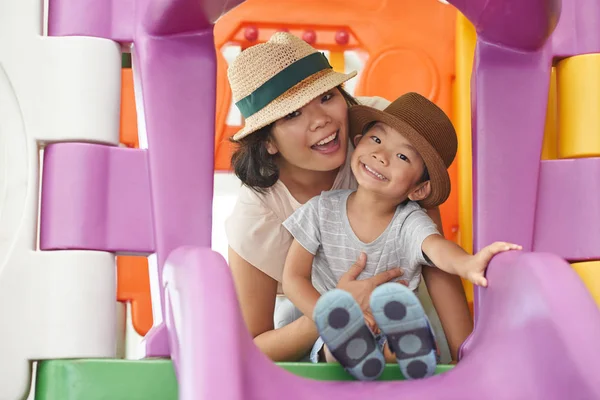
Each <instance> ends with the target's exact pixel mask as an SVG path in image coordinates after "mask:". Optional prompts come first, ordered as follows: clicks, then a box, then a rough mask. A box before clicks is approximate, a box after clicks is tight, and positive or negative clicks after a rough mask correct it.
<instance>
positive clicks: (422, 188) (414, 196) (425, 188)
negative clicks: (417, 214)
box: [408, 181, 431, 201]
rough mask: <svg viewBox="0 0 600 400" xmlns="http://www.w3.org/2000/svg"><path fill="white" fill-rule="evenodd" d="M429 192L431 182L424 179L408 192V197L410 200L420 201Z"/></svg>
mask: <svg viewBox="0 0 600 400" xmlns="http://www.w3.org/2000/svg"><path fill="white" fill-rule="evenodd" d="M430 194H431V182H430V181H426V182H423V183H421V184H420V185H419V186H417V188H416V189H415V190H413V191H412V192H410V193H409V194H408V198H409V199H410V200H412V201H421V200H424V199H426V198H427V196H429V195H430Z"/></svg>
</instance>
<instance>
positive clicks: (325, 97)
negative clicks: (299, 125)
mask: <svg viewBox="0 0 600 400" xmlns="http://www.w3.org/2000/svg"><path fill="white" fill-rule="evenodd" d="M332 97H333V93H326V94H325V95H324V96H323V97H321V102H322V103H325V102H326V101H329V100H331V98H332Z"/></svg>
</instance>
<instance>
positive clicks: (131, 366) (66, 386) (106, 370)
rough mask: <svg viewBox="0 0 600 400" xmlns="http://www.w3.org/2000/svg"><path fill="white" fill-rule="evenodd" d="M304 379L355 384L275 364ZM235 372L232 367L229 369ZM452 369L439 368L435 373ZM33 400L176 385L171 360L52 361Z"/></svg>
mask: <svg viewBox="0 0 600 400" xmlns="http://www.w3.org/2000/svg"><path fill="white" fill-rule="evenodd" d="M277 365H278V366H279V367H281V368H282V369H284V370H286V371H288V372H291V373H292V374H294V375H299V376H302V377H304V378H309V379H316V380H322V381H350V380H354V379H353V378H352V377H351V376H350V375H348V373H346V372H345V371H344V370H343V369H342V367H341V366H340V365H338V364H325V363H323V364H317V365H315V364H311V363H278V364H277ZM231 369H232V370H234V369H235V366H231ZM450 369H452V366H450V365H440V366H438V368H437V372H436V373H438V374H439V373H442V372H445V371H449V370H450ZM402 379H403V377H402V375H401V374H400V370H399V369H398V366H397V365H396V364H389V365H386V368H385V370H384V371H383V374H382V375H381V376H380V377H379V380H380V381H389V380H394V381H398V380H402ZM37 382H38V384H37V389H36V397H35V400H80V399H85V400H105V399H110V400H154V399H156V400H176V399H177V395H178V390H177V381H176V380H175V374H174V373H173V365H172V362H171V361H170V360H144V361H131V360H55V361H43V362H41V363H40V364H39V365H38V369H37Z"/></svg>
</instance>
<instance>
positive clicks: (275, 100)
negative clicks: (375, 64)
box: [227, 32, 356, 140]
mask: <svg viewBox="0 0 600 400" xmlns="http://www.w3.org/2000/svg"><path fill="white" fill-rule="evenodd" d="M355 75H356V71H353V72H351V73H349V74H342V73H339V72H335V71H334V70H333V68H332V67H331V65H329V62H328V61H327V58H326V57H325V55H323V54H322V53H320V52H318V51H317V50H315V49H314V48H313V47H312V46H310V45H309V44H308V43H306V42H305V41H304V40H302V39H300V38H297V37H296V36H294V35H291V34H289V33H286V32H278V33H276V34H274V35H273V36H272V37H271V39H269V41H268V42H266V43H263V44H258V45H256V46H252V47H249V48H248V49H246V50H244V51H243V52H242V53H241V54H240V55H239V56H238V57H237V58H236V59H235V60H234V61H233V63H232V64H231V65H230V66H229V69H228V70H227V76H228V78H229V84H230V86H231V92H232V95H233V101H234V102H235V104H236V106H237V107H238V109H239V110H240V112H241V113H242V116H243V117H244V119H245V125H244V128H243V129H242V130H240V131H239V132H237V133H236V134H235V135H234V136H233V139H234V140H240V139H242V138H243V137H245V136H248V135H249V134H251V133H252V132H255V131H256V130H258V129H260V128H262V127H265V126H267V125H269V124H271V123H273V122H275V121H277V120H278V119H280V118H282V117H285V116H286V115H288V114H290V113H292V112H294V111H296V110H298V109H299V108H301V107H303V106H305V105H306V104H308V103H309V102H311V101H312V100H313V99H314V98H316V97H318V96H319V95H321V94H323V93H325V92H327V91H328V90H331V89H333V88H335V87H336V86H339V85H341V84H342V83H344V82H346V81H347V80H348V79H350V78H352V77H354V76H355Z"/></svg>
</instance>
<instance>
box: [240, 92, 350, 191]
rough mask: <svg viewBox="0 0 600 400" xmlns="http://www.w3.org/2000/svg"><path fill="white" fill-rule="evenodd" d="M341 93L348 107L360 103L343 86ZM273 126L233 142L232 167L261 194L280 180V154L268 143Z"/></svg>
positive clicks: (246, 182) (243, 180) (249, 185)
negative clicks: (273, 150) (235, 147)
mask: <svg viewBox="0 0 600 400" xmlns="http://www.w3.org/2000/svg"><path fill="white" fill-rule="evenodd" d="M337 89H338V90H339V91H340V93H341V94H342V96H343V97H344V99H345V100H346V103H347V104H348V107H350V106H354V105H357V104H358V102H357V101H356V99H355V98H354V97H352V96H351V95H350V94H349V93H348V92H346V91H345V90H344V89H343V88H342V87H341V86H338V87H337ZM272 128H273V124H269V125H267V126H265V127H264V128H261V129H259V130H257V131H256V132H253V133H251V134H250V135H248V136H246V137H244V138H243V139H241V140H239V141H238V142H235V141H233V139H230V140H231V141H232V142H233V143H235V144H236V145H237V146H238V147H237V149H236V150H235V151H234V153H233V155H232V156H231V166H232V168H233V171H234V172H235V175H236V176H237V177H238V178H239V180H240V181H242V183H243V184H244V185H246V186H248V187H249V188H251V189H252V190H255V191H257V192H259V193H261V192H264V190H265V189H268V188H270V187H271V186H273V185H274V184H275V183H276V182H277V180H278V179H279V167H278V165H277V162H276V161H277V157H279V155H278V154H275V155H273V154H269V152H268V151H267V141H268V140H269V139H270V138H271V130H272Z"/></svg>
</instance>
